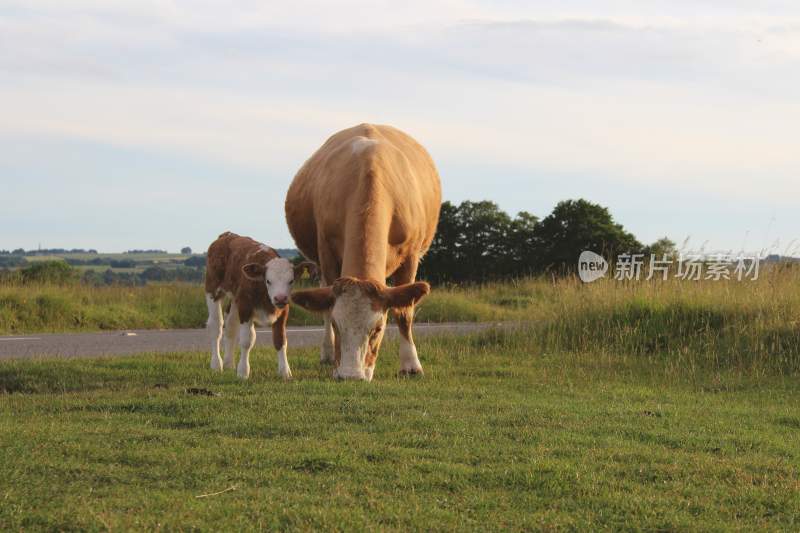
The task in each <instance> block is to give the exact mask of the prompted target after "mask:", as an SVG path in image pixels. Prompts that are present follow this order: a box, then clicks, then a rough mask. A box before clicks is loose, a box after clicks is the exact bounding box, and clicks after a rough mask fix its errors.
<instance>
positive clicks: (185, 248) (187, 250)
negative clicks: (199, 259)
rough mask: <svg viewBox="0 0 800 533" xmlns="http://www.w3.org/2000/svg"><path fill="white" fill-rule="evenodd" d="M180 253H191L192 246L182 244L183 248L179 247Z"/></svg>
mask: <svg viewBox="0 0 800 533" xmlns="http://www.w3.org/2000/svg"><path fill="white" fill-rule="evenodd" d="M181 254H183V255H192V248H191V247H190V246H184V247H183V248H181Z"/></svg>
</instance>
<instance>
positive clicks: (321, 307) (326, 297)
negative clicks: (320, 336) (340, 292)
mask: <svg viewBox="0 0 800 533" xmlns="http://www.w3.org/2000/svg"><path fill="white" fill-rule="evenodd" d="M292 302H294V303H296V304H297V305H299V306H300V307H302V308H303V309H308V310H309V311H317V312H320V311H327V310H329V309H330V308H331V307H333V304H334V303H336V296H334V294H333V289H331V288H330V287H322V288H320V289H307V290H304V291H295V292H293V293H292Z"/></svg>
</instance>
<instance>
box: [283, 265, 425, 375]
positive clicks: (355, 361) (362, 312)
mask: <svg viewBox="0 0 800 533" xmlns="http://www.w3.org/2000/svg"><path fill="white" fill-rule="evenodd" d="M428 292H430V286H429V285H428V284H427V283H425V282H417V283H409V284H407V285H401V286H399V287H382V286H380V285H378V284H377V283H374V282H372V281H365V280H358V279H355V278H340V279H338V280H336V282H335V283H334V284H333V286H331V287H323V288H321V289H311V290H305V291H297V292H295V293H294V294H293V295H292V300H293V301H294V302H295V303H296V304H297V305H299V306H301V307H304V308H306V309H308V310H310V311H330V313H331V323H332V325H333V328H334V332H335V341H336V345H335V346H336V360H337V363H338V366H337V368H336V370H335V372H334V376H335V377H337V378H342V379H361V380H369V379H371V377H372V370H373V369H374V365H375V359H376V357H377V355H378V350H379V348H380V344H381V340H382V338H383V330H384V328H385V327H386V312H387V311H388V310H389V309H391V308H394V307H408V306H410V305H414V304H416V303H417V302H419V301H420V300H421V299H422V298H423V297H425V295H427V294H428Z"/></svg>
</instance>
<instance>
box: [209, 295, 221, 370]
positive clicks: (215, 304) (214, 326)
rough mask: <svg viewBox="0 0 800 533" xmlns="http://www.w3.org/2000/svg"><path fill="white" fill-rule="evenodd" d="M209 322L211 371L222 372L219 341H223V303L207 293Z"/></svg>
mask: <svg viewBox="0 0 800 533" xmlns="http://www.w3.org/2000/svg"><path fill="white" fill-rule="evenodd" d="M206 306H207V307H208V322H206V329H207V330H208V336H209V338H210V339H211V370H222V358H221V357H220V356H219V341H220V340H221V339H222V301H221V300H215V299H214V296H213V295H212V294H211V293H206Z"/></svg>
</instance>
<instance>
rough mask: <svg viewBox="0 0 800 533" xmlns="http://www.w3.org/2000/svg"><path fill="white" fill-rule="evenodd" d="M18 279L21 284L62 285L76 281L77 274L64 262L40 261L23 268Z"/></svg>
mask: <svg viewBox="0 0 800 533" xmlns="http://www.w3.org/2000/svg"><path fill="white" fill-rule="evenodd" d="M20 277H21V278H22V282H23V283H54V284H58V285H63V284H67V283H73V282H75V281H77V279H78V273H77V271H76V270H75V269H74V268H72V267H71V266H69V265H68V264H67V263H65V262H64V261H42V262H38V263H33V264H32V265H30V266H28V267H25V268H23V269H22V270H21V271H20Z"/></svg>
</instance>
